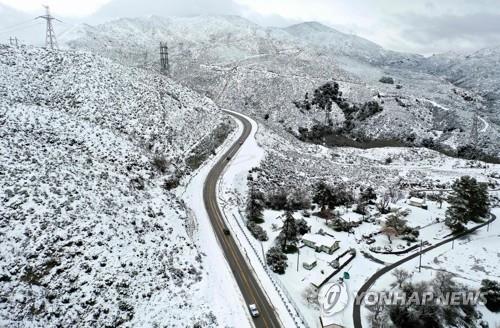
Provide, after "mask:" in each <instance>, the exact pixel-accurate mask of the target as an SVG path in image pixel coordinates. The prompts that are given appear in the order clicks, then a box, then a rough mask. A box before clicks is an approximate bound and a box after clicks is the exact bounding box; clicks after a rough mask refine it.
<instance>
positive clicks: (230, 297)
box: [177, 124, 252, 327]
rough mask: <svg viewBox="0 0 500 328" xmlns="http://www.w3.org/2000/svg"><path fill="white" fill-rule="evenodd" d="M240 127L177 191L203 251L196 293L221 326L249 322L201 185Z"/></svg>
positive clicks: (195, 240)
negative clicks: (203, 267) (201, 274)
mask: <svg viewBox="0 0 500 328" xmlns="http://www.w3.org/2000/svg"><path fill="white" fill-rule="evenodd" d="M242 131H243V128H242V126H241V125H240V124H238V126H237V128H236V129H235V130H234V131H233V132H232V133H231V134H230V136H229V137H228V138H227V139H226V141H225V142H224V143H223V144H222V145H221V146H220V147H219V149H218V151H217V155H215V156H213V157H211V158H210V159H209V160H208V161H206V162H205V163H204V164H203V166H201V167H200V168H199V169H198V170H197V171H196V172H194V173H193V174H192V175H191V177H190V178H189V180H188V181H186V184H185V185H184V184H183V186H182V187H180V188H178V189H179V190H178V191H177V193H178V196H179V197H180V198H181V199H182V200H183V201H184V202H185V205H186V206H187V207H188V208H189V210H190V212H191V214H192V215H190V218H191V219H192V220H193V222H191V226H192V228H193V231H191V234H190V235H191V236H192V238H193V239H194V240H193V242H194V243H195V244H197V245H200V246H201V247H202V252H203V253H204V254H205V255H206V256H205V259H204V262H203V263H204V264H205V265H206V272H207V274H206V277H205V279H203V280H202V281H201V283H200V286H199V288H198V290H197V291H196V293H195V297H198V298H200V299H203V300H204V302H203V303H206V304H210V306H211V309H212V311H213V312H214V314H215V316H216V317H217V320H218V324H219V326H221V327H222V326H229V327H252V324H251V318H250V316H249V314H248V313H247V311H246V304H245V301H244V299H243V296H242V295H241V293H240V290H239V287H238V285H237V284H236V281H235V279H234V276H233V274H232V272H231V268H230V267H229V265H228V263H227V261H226V259H225V257H224V253H223V251H222V248H221V246H220V244H219V242H218V240H217V238H216V236H215V233H214V231H213V227H212V224H211V222H210V219H209V217H208V214H207V212H206V209H205V205H204V203H203V185H204V183H205V179H206V177H207V175H208V173H209V171H210V169H211V168H212V166H213V165H214V164H215V162H216V161H217V160H218V159H219V158H220V157H221V156H222V155H223V154H224V153H225V151H226V150H227V149H229V147H231V145H232V144H233V142H234V140H235V139H236V138H237V136H239V135H240V134H241V132H242ZM188 234H189V233H188Z"/></svg>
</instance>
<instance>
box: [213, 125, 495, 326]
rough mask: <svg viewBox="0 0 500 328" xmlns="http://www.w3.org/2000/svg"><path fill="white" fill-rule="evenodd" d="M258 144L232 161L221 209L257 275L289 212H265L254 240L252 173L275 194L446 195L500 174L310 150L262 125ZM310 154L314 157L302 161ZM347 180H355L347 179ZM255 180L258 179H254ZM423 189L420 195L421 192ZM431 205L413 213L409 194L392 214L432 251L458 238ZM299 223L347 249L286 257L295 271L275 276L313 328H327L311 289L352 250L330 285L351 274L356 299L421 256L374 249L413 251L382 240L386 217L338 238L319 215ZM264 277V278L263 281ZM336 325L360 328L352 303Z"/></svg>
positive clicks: (404, 158) (383, 151) (431, 156)
mask: <svg viewBox="0 0 500 328" xmlns="http://www.w3.org/2000/svg"><path fill="white" fill-rule="evenodd" d="M256 138H257V141H258V143H257V144H254V145H253V146H252V147H251V148H248V149H243V150H244V151H242V152H241V153H240V154H239V155H238V156H236V157H235V158H234V159H233V164H231V166H230V167H229V169H228V171H227V173H226V174H225V175H224V179H223V183H222V185H221V188H222V190H221V202H222V203H223V206H224V208H225V211H226V214H227V215H228V222H229V225H230V226H231V228H232V229H233V232H234V233H235V234H237V235H238V236H239V237H240V238H241V239H243V241H244V242H242V247H245V249H246V251H247V253H248V254H249V259H250V261H251V262H252V263H253V264H252V265H254V266H255V267H260V266H262V260H259V257H260V259H263V258H264V253H265V252H266V251H267V250H268V249H269V248H270V247H272V246H274V240H275V238H276V236H277V235H278V234H279V231H280V228H281V226H282V224H283V220H284V212H282V211H273V210H265V211H264V221H265V222H264V223H262V224H261V226H262V227H263V228H264V230H266V232H267V234H268V236H269V240H268V241H264V242H259V241H257V240H256V239H254V238H253V237H252V236H251V234H250V232H249V231H248V230H247V228H246V226H245V224H246V220H245V219H244V215H245V214H244V212H243V211H244V208H245V199H246V193H247V190H248V187H247V175H248V173H249V170H250V169H252V168H253V167H255V166H259V164H260V167H263V168H264V171H263V172H262V171H259V172H258V174H257V176H260V177H262V176H265V178H264V179H262V181H261V180H258V181H259V183H261V187H262V188H263V190H273V189H274V188H276V182H278V183H277V185H278V186H279V187H280V188H283V187H284V188H293V187H295V186H297V185H300V186H302V187H305V188H308V187H310V185H312V184H313V183H314V181H319V180H320V179H326V180H327V181H330V182H333V183H334V182H335V181H347V182H349V183H353V184H354V185H362V186H367V185H372V186H374V187H375V188H376V189H378V190H381V191H383V190H387V189H388V188H391V186H394V185H398V186H403V185H404V184H405V183H406V185H410V184H411V183H412V182H416V181H423V182H424V183H423V186H424V187H425V186H429V187H433V188H435V186H436V185H441V186H442V187H444V188H445V190H446V188H449V187H450V184H451V182H453V181H454V180H455V179H456V178H458V177H460V176H462V175H471V176H474V177H476V178H477V179H478V180H479V181H485V182H490V183H493V184H495V183H498V182H496V181H495V178H494V176H495V175H496V174H497V173H498V172H500V169H499V168H500V166H498V165H490V164H486V165H485V164H483V163H480V162H471V161H466V160H460V159H455V158H449V157H446V156H443V155H441V154H438V153H436V152H433V151H430V150H427V149H418V148H416V149H408V148H377V149H369V150H359V149H353V148H337V149H328V148H324V147H321V146H317V145H307V144H302V143H298V142H296V141H294V140H290V139H288V138H284V137H282V136H280V135H277V134H271V133H270V132H269V131H268V130H267V129H266V128H263V127H262V126H260V125H259V131H258V133H257V135H256ZM304 153H305V154H308V156H303V155H302V154H304ZM387 157H390V158H391V159H392V161H391V163H390V164H386V163H385V159H386V158H387ZM285 163H286V164H285ZM347 172H349V173H350V174H346V173H347ZM253 176H254V177H256V175H255V174H254V175H253ZM271 177H272V178H271ZM377 183H378V184H377ZM424 187H417V189H418V188H421V189H422V188H424ZM403 188H404V187H403ZM426 205H427V207H428V209H422V208H420V207H417V206H412V205H411V204H409V202H408V198H407V194H405V192H402V193H400V195H399V196H398V197H397V199H394V201H393V203H392V204H391V207H392V208H393V209H400V211H405V212H406V213H407V214H406V216H405V217H404V219H405V220H407V224H408V226H410V227H414V228H418V230H419V233H420V236H419V240H420V239H422V240H424V241H427V242H428V243H429V244H433V243H436V242H439V241H440V240H441V239H442V238H443V237H445V236H446V235H448V234H450V233H451V231H450V230H449V228H448V227H446V226H445V225H444V215H445V211H446V206H447V204H446V202H443V203H442V204H441V205H440V204H438V203H436V202H434V201H431V200H427V201H426ZM337 210H338V212H339V214H340V215H341V216H342V218H344V219H345V220H346V221H361V220H362V217H361V215H359V214H356V213H353V212H352V209H346V208H338V209H337ZM370 213H371V214H376V213H377V210H376V209H375V207H374V206H372V207H370ZM294 217H295V219H300V218H304V219H305V220H306V221H307V223H308V224H309V225H310V226H311V232H312V233H317V232H318V231H320V230H323V231H324V232H326V233H327V234H329V235H331V236H333V237H332V239H333V240H337V241H339V245H340V248H339V249H338V250H336V251H335V252H334V253H333V254H331V255H330V254H326V253H317V252H315V251H314V250H313V249H311V248H309V247H307V246H304V247H301V248H300V254H297V253H295V254H288V255H287V256H288V262H287V263H288V267H287V270H286V273H285V274H284V275H277V274H274V273H269V274H270V275H271V276H272V277H273V278H272V279H274V280H276V281H277V282H278V283H277V285H278V286H279V288H282V289H284V295H285V296H286V298H288V299H289V300H290V303H291V304H293V305H294V306H295V308H296V309H297V312H298V313H299V314H300V317H301V318H303V319H304V320H305V322H306V323H307V325H308V326H310V327H319V325H320V323H319V316H320V313H319V307H318V305H317V304H316V303H315V302H314V301H311V295H313V294H314V293H313V292H311V284H317V283H318V282H321V281H323V280H325V279H326V278H327V277H328V276H329V275H330V274H331V273H333V272H334V271H335V270H334V269H333V268H332V266H331V265H330V263H331V262H332V260H333V259H335V258H336V257H337V256H339V255H340V254H342V253H344V252H346V251H348V250H349V249H351V248H353V249H355V250H356V256H355V258H354V259H353V260H352V261H351V262H350V263H349V264H348V265H347V266H346V267H345V268H344V269H342V270H341V271H340V272H339V273H338V274H337V275H336V276H333V277H332V278H331V279H330V281H335V280H337V279H338V278H339V277H341V276H342V275H343V272H348V273H349V274H350V279H349V280H347V281H346V286H347V289H348V291H349V293H350V296H352V295H353V293H355V292H356V291H357V290H358V289H359V288H360V287H361V286H362V285H363V284H364V282H365V281H366V280H367V279H368V278H369V277H370V276H371V275H373V274H374V273H375V272H376V271H378V270H379V269H381V268H382V267H383V266H384V265H386V264H389V263H393V262H396V261H398V260H400V259H402V258H404V257H405V256H407V255H408V254H411V253H412V252H416V249H414V250H411V251H409V252H408V253H406V254H401V255H394V254H380V253H378V252H374V251H372V250H373V249H375V250H378V251H387V250H392V251H402V250H404V249H406V248H408V247H409V246H408V245H407V242H406V241H403V240H401V239H400V238H397V237H392V241H391V242H390V241H389V239H388V238H387V236H385V235H383V234H378V233H379V232H380V230H381V227H382V225H383V223H384V221H385V217H387V215H381V216H380V215H374V218H373V220H372V221H370V222H363V223H362V224H361V225H360V226H359V227H357V228H354V233H353V234H349V233H346V232H336V231H334V230H333V229H331V228H329V227H328V226H327V225H326V224H325V221H324V219H321V218H319V217H317V216H314V215H312V216H309V215H308V216H304V214H303V212H295V213H294ZM368 234H373V237H372V239H373V243H370V244H369V243H367V239H366V238H364V237H363V236H364V235H368ZM241 236H243V237H241ZM418 244H419V242H417V243H415V242H414V243H412V244H411V246H413V245H418ZM299 245H300V244H299ZM457 245H458V242H457ZM388 247H390V248H388ZM455 256H456V257H457V258H459V257H460V256H461V253H456V254H455ZM495 256H496V255H495ZM343 260H344V258H341V259H340V260H339V262H340V264H342V261H343ZM314 261H316V266H315V267H314V268H313V269H312V270H307V269H305V268H304V267H303V264H304V262H306V263H311V262H314ZM480 262H481V263H482V262H488V263H490V265H489V266H494V263H495V261H494V259H493V258H485V259H483V260H482V261H480ZM444 266H446V264H445V265H444ZM489 266H485V268H484V270H487V269H489ZM259 277H265V276H261V275H259ZM261 279H262V278H261ZM264 280H267V278H264ZM385 283H387V282H385ZM308 298H309V300H308ZM351 300H352V299H351ZM333 322H335V323H338V324H341V325H344V326H346V327H350V326H352V325H353V322H352V302H349V303H348V305H347V307H346V309H345V310H344V311H342V312H341V313H338V314H337V315H335V316H334V318H333Z"/></svg>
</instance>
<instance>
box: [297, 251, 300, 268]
mask: <svg viewBox="0 0 500 328" xmlns="http://www.w3.org/2000/svg"><path fill="white" fill-rule="evenodd" d="M299 258H300V247H297V272H299Z"/></svg>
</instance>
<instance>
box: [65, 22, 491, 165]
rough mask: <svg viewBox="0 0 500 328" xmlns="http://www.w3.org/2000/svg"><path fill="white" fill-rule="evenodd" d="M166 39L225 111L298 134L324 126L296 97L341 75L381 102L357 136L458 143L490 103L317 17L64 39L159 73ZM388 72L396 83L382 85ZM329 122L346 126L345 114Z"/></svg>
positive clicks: (354, 98) (97, 32)
mask: <svg viewBox="0 0 500 328" xmlns="http://www.w3.org/2000/svg"><path fill="white" fill-rule="evenodd" d="M160 41H167V42H168V44H169V58H170V62H171V75H172V77H173V78H174V79H176V80H178V81H180V82H181V83H183V84H185V85H187V86H189V87H190V88H193V89H195V90H197V91H198V92H200V93H203V94H206V95H207V96H209V97H210V98H212V99H213V100H214V101H215V102H216V103H217V104H218V105H219V106H221V107H225V108H231V109H233V110H237V111H241V112H243V113H247V114H250V115H252V116H253V117H255V118H257V119H260V120H261V121H262V122H264V120H263V118H264V117H269V119H268V120H267V121H265V122H264V123H266V124H268V125H270V126H273V128H275V129H279V130H285V131H291V132H294V131H295V132H297V131H298V130H299V129H300V128H304V127H311V126H312V125H314V124H321V123H322V122H324V116H325V115H324V113H322V112H321V111H320V110H318V109H317V108H315V109H314V110H313V111H310V112H309V113H307V115H306V114H304V113H302V112H301V111H300V110H299V109H298V108H297V107H296V106H295V105H294V102H297V101H301V100H303V99H304V96H305V95H306V93H308V94H309V95H312V94H313V92H314V90H315V89H317V88H318V87H320V86H321V85H323V84H325V83H327V82H330V81H337V82H339V84H340V87H341V90H342V92H343V93H344V96H346V97H347V98H348V100H349V102H350V103H351V104H357V105H362V104H364V103H366V102H368V101H373V100H376V101H378V102H379V104H380V105H382V106H383V108H384V110H383V111H382V113H380V114H379V115H376V116H374V117H372V118H370V119H368V120H365V121H363V122H357V124H356V127H355V129H354V131H353V133H355V134H356V135H359V136H363V137H366V138H376V139H385V140H387V139H397V140H398V142H399V143H400V144H402V143H407V140H410V141H411V142H410V143H411V144H416V145H421V144H423V142H424V140H427V141H428V140H432V142H433V143H436V144H439V145H440V146H442V147H449V148H451V149H457V148H459V147H461V146H464V145H466V144H467V143H468V142H469V135H470V130H471V126H472V121H473V113H474V110H475V108H476V106H477V104H478V103H484V102H485V101H486V99H485V97H484V96H482V94H481V93H480V92H479V91H477V90H468V89H467V86H465V85H464V87H463V88H462V87H461V86H459V85H455V84H452V83H450V81H448V80H447V79H445V78H444V77H442V76H441V75H439V74H437V73H433V72H431V71H427V70H423V69H422V68H421V67H419V65H423V64H421V63H422V62H423V61H424V60H425V58H423V57H422V56H418V55H411V54H402V53H397V52H393V51H389V50H386V49H383V48H382V47H380V46H378V45H376V44H374V43H372V42H370V41H367V40H364V39H362V38H359V37H356V36H353V35H347V34H343V33H340V32H338V31H336V30H334V29H332V28H330V27H327V26H324V25H321V24H319V23H314V22H309V23H302V24H298V25H294V26H291V27H288V28H284V29H280V28H264V27H260V26H258V25H256V24H253V23H251V22H249V21H247V20H244V19H242V18H239V17H235V16H200V17H189V18H179V17H169V18H162V17H156V16H154V17H148V18H123V19H119V20H116V21H111V22H108V23H105V24H102V25H98V26H82V27H81V29H80V30H78V31H75V33H74V34H73V35H72V37H71V38H69V39H68V40H66V43H67V44H68V45H69V46H70V47H74V48H82V49H87V50H91V51H93V52H96V53H99V54H103V55H104V56H107V57H110V58H113V59H114V60H117V61H120V62H123V63H125V64H127V65H132V66H141V67H147V68H149V69H153V70H155V69H157V68H158V65H159V64H158V58H157V57H158V56H157V55H156V53H157V52H158V49H157V47H158V43H159V42H160ZM141 50H142V51H141ZM385 76H387V77H391V78H392V80H393V81H394V82H393V84H387V83H381V82H380V79H381V78H382V77H385ZM465 95H466V96H465ZM340 114H341V113H340ZM481 116H482V120H481V124H482V125H481V126H480V133H479V144H480V147H481V148H482V150H483V151H484V152H486V153H488V154H491V155H495V156H498V149H500V134H499V131H500V128H499V127H498V125H497V124H494V123H493V122H491V121H494V120H493V118H490V117H489V116H488V113H486V112H481ZM333 123H334V125H336V126H342V125H343V124H344V117H343V115H336V116H335V121H334V122H333Z"/></svg>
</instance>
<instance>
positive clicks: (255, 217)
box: [246, 188, 264, 223]
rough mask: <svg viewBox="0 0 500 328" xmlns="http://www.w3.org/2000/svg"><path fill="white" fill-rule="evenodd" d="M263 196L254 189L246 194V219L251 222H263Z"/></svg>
mask: <svg viewBox="0 0 500 328" xmlns="http://www.w3.org/2000/svg"><path fill="white" fill-rule="evenodd" d="M263 198H264V196H263V195H262V193H261V192H259V191H257V190H256V189H255V188H251V189H250V192H249V194H248V199H247V207H246V214H247V219H248V220H249V221H253V222H258V223H259V222H263V221H264V215H263V210H264V202H263Z"/></svg>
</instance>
